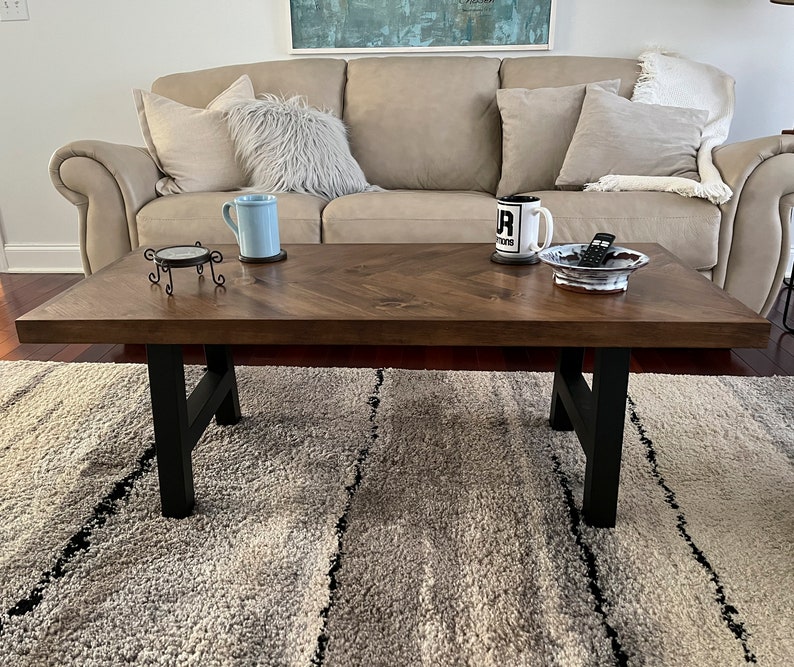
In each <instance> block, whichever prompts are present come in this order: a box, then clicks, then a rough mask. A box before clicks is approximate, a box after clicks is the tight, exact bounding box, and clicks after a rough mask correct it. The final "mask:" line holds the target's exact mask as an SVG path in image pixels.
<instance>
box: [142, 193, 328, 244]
mask: <svg viewBox="0 0 794 667" xmlns="http://www.w3.org/2000/svg"><path fill="white" fill-rule="evenodd" d="M237 194H239V193H235V192H191V193H188V194H182V195H171V196H168V197H158V198H157V199H155V200H153V201H151V202H149V203H148V204H147V205H146V206H144V207H143V208H142V209H141V210H140V211H139V212H138V216H137V220H138V239H139V243H140V245H141V246H147V247H159V246H163V245H173V244H177V243H185V242H186V239H188V237H189V238H190V242H191V243H192V242H195V241H201V242H202V243H203V244H204V245H210V244H218V243H235V238H234V233H233V232H232V230H231V229H229V227H228V226H227V225H226V223H225V222H224V221H223V218H222V217H221V207H222V206H223V203H224V202H226V201H231V200H232V199H234V197H235V196H236V195H237ZM276 198H277V200H278V201H277V203H276V205H277V208H278V231H279V237H280V239H281V242H282V243H319V242H320V213H321V211H322V210H323V207H324V206H325V204H326V201H325V199H321V198H320V197H314V196H312V195H303V194H298V193H296V192H282V193H278V194H277V195H276Z"/></svg>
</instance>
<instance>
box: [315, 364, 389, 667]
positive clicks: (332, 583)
mask: <svg viewBox="0 0 794 667" xmlns="http://www.w3.org/2000/svg"><path fill="white" fill-rule="evenodd" d="M383 377H384V371H383V369H382V368H379V369H377V370H376V371H375V386H374V387H373V389H372V393H371V394H370V396H369V399H368V400H367V403H368V404H369V441H368V442H367V444H366V445H365V446H364V447H362V448H361V449H360V450H359V452H358V458H357V459H356V468H355V470H356V473H355V476H354V478H353V481H352V482H351V483H350V484H349V485H348V486H347V487H346V488H345V490H346V491H347V501H346V502H345V507H344V509H343V510H342V514H341V515H340V516H339V520H338V521H337V522H336V529H335V530H336V553H334V555H333V557H332V558H331V567H330V568H329V569H328V579H329V583H328V604H326V605H325V607H324V608H323V610H322V611H321V612H320V618H321V619H322V622H323V626H322V628H321V629H320V634H319V635H318V637H317V648H316V649H315V651H314V656H313V657H312V664H313V665H317V666H318V667H319V666H320V665H322V664H323V662H324V661H325V650H326V647H327V646H328V639H329V637H328V634H327V631H326V630H327V625H328V616H329V614H330V613H331V608H332V607H333V604H334V601H335V600H336V591H337V590H338V588H339V584H338V582H337V580H336V574H337V572H339V570H340V568H341V567H342V553H343V551H342V542H343V540H344V536H345V531H346V530H347V515H348V513H349V512H350V506H351V505H352V504H353V496H355V495H356V492H357V491H358V488H359V487H360V486H361V480H362V479H363V467H364V464H365V463H366V461H367V457H369V451H370V447H371V446H372V445H374V444H375V442H376V441H377V439H378V421H377V417H378V407H379V406H380V388H381V387H382V386H383Z"/></svg>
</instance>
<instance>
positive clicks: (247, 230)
mask: <svg viewBox="0 0 794 667" xmlns="http://www.w3.org/2000/svg"><path fill="white" fill-rule="evenodd" d="M231 209H234V210H235V215H236V217H237V222H236V223H235V222H234V220H232V218H231V216H230V215H229V212H230V211H231ZM223 219H224V221H225V222H226V224H227V225H229V227H230V228H231V230H232V231H233V232H234V235H235V236H236V237H237V243H238V244H239V245H240V259H241V260H243V261H246V260H247V261H256V260H266V259H273V258H275V257H277V256H279V254H280V253H281V242H280V240H279V236H278V210H277V208H276V198H275V197H274V196H273V195H240V196H239V197H235V198H234V201H227V202H226V203H224V205H223Z"/></svg>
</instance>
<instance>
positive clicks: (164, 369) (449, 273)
mask: <svg viewBox="0 0 794 667" xmlns="http://www.w3.org/2000/svg"><path fill="white" fill-rule="evenodd" d="M632 247H633V248H636V249H637V250H640V251H642V252H644V253H646V254H647V255H649V257H650V260H651V261H650V263H649V265H648V266H647V267H645V268H643V269H640V270H639V271H637V272H636V273H635V274H634V275H633V276H632V278H631V279H630V281H629V289H628V291H627V292H625V293H623V294H617V295H590V294H577V293H573V292H568V291H565V290H563V289H560V288H559V287H556V286H555V285H554V284H553V281H552V275H551V270H550V268H549V267H548V266H546V265H544V264H535V265H530V266H507V265H503V264H495V263H493V262H491V261H490V256H491V253H492V252H493V247H492V246H490V245H482V244H445V245H426V244H421V245H415V244H404V245H291V246H286V250H287V252H288V259H287V260H285V261H283V262H278V263H272V264H242V263H240V262H239V261H237V259H236V257H237V254H238V249H237V247H236V246H219V247H218V248H217V250H219V251H220V252H222V253H223V256H224V258H225V259H224V261H223V262H222V263H221V264H219V265H216V266H215V271H216V273H217V272H220V273H222V274H223V275H224V276H225V278H226V282H225V284H224V285H223V286H221V287H218V286H216V285H215V284H214V283H213V281H212V280H211V279H210V277H209V276H207V275H204V276H201V277H200V276H198V275H197V273H196V270H195V269H172V278H173V288H174V294H173V296H168V295H167V294H166V292H165V289H164V286H163V284H162V282H161V284H158V285H153V284H151V283H150V282H149V280H148V279H147V275H148V273H149V272H150V271H151V270H152V262H150V261H147V260H146V259H145V258H144V256H143V252H142V251H137V252H133V253H132V254H130V255H128V256H126V257H123V258H122V259H120V260H118V261H117V262H115V263H114V264H111V265H110V266H108V267H106V268H104V269H102V270H101V271H99V272H97V273H96V274H94V275H93V276H91V277H89V278H87V279H86V280H84V281H82V282H81V283H79V284H77V285H75V286H74V287H72V288H71V289H69V290H67V291H66V292H64V293H63V294H61V295H59V296H57V297H55V298H54V299H52V300H51V301H49V302H47V303H45V304H44V305H42V306H40V307H38V308H36V309H35V310H33V311H31V312H29V313H27V314H26V315H24V316H22V317H21V318H19V319H18V320H17V322H16V325H17V332H18V334H19V339H20V341H22V342H25V343H113V344H119V343H122V344H130V343H142V344H145V345H146V354H147V361H148V367H149V382H150V389H151V397H152V413H153V421H154V433H155V444H156V450H157V461H158V474H159V481H160V497H161V501H162V511H163V514H164V515H165V516H169V517H184V516H187V515H189V514H190V513H191V511H192V508H193V504H194V492H193V469H192V461H191V451H192V449H193V447H194V446H195V444H196V442H197V441H198V439H199V437H200V436H201V434H202V433H203V431H204V429H205V428H206V426H207V424H208V423H209V421H210V420H211V419H212V416H213V415H215V418H216V421H217V423H218V424H234V423H236V422H237V421H238V420H239V419H240V404H239V400H238V395H237V385H236V380H235V374H234V365H233V361H232V354H231V347H230V346H232V345H248V344H254V345H256V344H262V345H279V344H285V345H296V344H305V345H312V344H318V345H422V346H432V345H472V346H542V347H558V348H560V349H561V353H560V355H559V361H558V365H557V370H556V373H555V377H554V387H553V391H552V396H551V411H550V423H551V426H552V427H553V428H554V429H557V430H575V431H576V434H577V435H578V437H579V440H580V442H581V443H582V447H583V449H584V452H585V454H586V457H587V465H586V473H585V487H584V499H583V504H582V505H583V513H584V516H585V519H586V520H587V521H588V522H589V523H590V524H591V525H594V526H614V525H615V518H616V510H617V499H618V484H619V477H620V459H621V453H622V446H623V423H624V418H625V408H626V391H627V387H628V379H629V357H630V350H631V348H632V347H666V348H669V347H686V348H692V347H705V348H732V347H765V346H766V344H767V339H768V335H769V329H770V324H769V322H768V321H767V320H765V319H764V318H762V317H760V316H758V315H757V314H755V313H754V312H752V311H751V310H749V309H748V308H746V307H745V306H744V305H742V304H741V303H740V302H738V301H737V300H735V299H733V298H732V297H730V296H729V295H728V294H727V293H726V292H724V291H722V290H721V289H719V288H718V287H716V286H715V285H714V284H712V283H711V282H710V281H708V280H707V279H705V278H703V277H702V276H700V275H699V274H698V273H697V272H695V271H693V270H692V269H689V268H687V267H685V266H684V265H683V264H681V263H680V262H679V261H678V260H677V259H676V258H675V257H674V256H673V255H671V254H670V253H669V252H667V251H666V250H664V249H663V248H661V247H660V246H658V245H654V244H647V245H646V244H634V245H633V246H632ZM213 249H215V248H213ZM188 344H201V345H203V346H204V349H205V353H206V359H207V370H206V372H205V374H204V376H203V378H202V380H201V382H200V383H199V384H198V385H197V386H196V387H195V389H194V390H193V391H192V393H191V394H190V395H189V396H187V395H186V389H185V373H184V363H183V356H182V346H183V345H188ZM587 347H592V348H595V355H594V359H595V361H594V367H593V379H592V386H590V385H588V384H587V383H586V382H585V379H584V378H583V376H582V360H583V355H584V348H587Z"/></svg>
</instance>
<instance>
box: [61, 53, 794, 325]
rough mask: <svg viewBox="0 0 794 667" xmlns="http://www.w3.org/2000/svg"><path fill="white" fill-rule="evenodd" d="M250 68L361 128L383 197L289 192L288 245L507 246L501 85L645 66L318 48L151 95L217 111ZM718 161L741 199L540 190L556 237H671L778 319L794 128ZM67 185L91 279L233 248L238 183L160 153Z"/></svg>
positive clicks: (192, 78)
mask: <svg viewBox="0 0 794 667" xmlns="http://www.w3.org/2000/svg"><path fill="white" fill-rule="evenodd" d="M244 73H247V74H248V75H249V76H250V78H251V80H252V82H253V84H254V89H255V92H256V93H257V94H259V93H262V92H273V93H277V94H283V95H292V94H300V95H304V96H306V97H307V99H308V101H309V103H310V104H312V105H314V106H316V107H320V108H325V109H329V110H331V111H332V112H334V113H335V114H336V115H337V116H339V117H340V118H342V119H343V120H344V121H345V123H346V125H347V127H348V130H349V139H350V147H351V151H352V154H353V156H354V157H355V158H356V160H357V161H358V163H359V164H360V166H361V168H362V169H363V171H364V174H365V175H366V177H367V179H368V181H369V182H370V183H373V184H376V185H379V186H381V187H382V188H384V189H385V191H383V192H363V193H357V194H351V195H346V196H343V197H340V198H337V199H334V200H332V201H326V200H324V199H321V198H319V197H315V196H311V195H305V194H298V193H294V192H292V193H281V194H279V195H278V206H279V221H280V232H281V239H282V242H283V243H321V242H322V243H395V242H397V243H409V242H487V243H490V242H493V239H494V227H495V199H494V193H495V192H496V189H497V184H498V182H499V179H500V169H501V155H502V144H501V142H502V137H501V120H500V113H499V109H498V106H497V103H496V92H497V89H499V88H500V87H501V88H529V89H534V88H543V87H557V86H567V85H571V84H577V83H585V82H596V81H603V80H609V79H620V88H619V94H620V95H622V96H624V97H630V96H631V93H632V90H633V86H634V84H635V82H636V79H637V75H638V64H637V62H636V61H634V60H626V59H616V58H588V57H574V56H523V57H516V58H504V59H499V58H489V57H440V56H419V57H415V56H390V57H381V58H361V59H351V60H350V61H349V62H346V61H345V60H342V59H335V58H305V59H292V60H284V61H273V62H262V63H255V64H246V65H233V66H228V67H219V68H214V69H208V70H202V71H196V72H188V73H181V74H173V75H170V76H165V77H162V78H160V79H158V80H157V81H155V82H154V84H153V86H152V91H153V92H155V93H158V94H160V95H162V96H165V97H168V98H170V99H173V100H176V101H178V102H181V103H182V104H186V105H190V106H194V107H202V108H203V107H205V106H206V105H207V104H208V103H209V102H210V101H211V100H212V99H213V98H214V97H215V96H216V95H218V93H219V92H221V91H223V90H224V89H225V88H226V87H227V86H229V84H230V83H231V82H233V81H234V80H235V79H237V78H238V77H239V76H240V75H242V74H244ZM713 158H714V163H715V164H716V166H717V168H718V169H719V170H720V172H721V174H722V176H723V179H724V180H725V182H726V183H727V184H728V185H729V186H730V187H731V188H732V190H733V192H734V196H733V197H732V199H731V200H730V201H729V202H728V203H726V204H723V205H721V206H717V205H714V204H711V203H709V202H708V201H706V200H703V199H697V198H687V197H683V196H680V195H678V194H673V193H666V192H582V191H577V192H572V191H561V190H558V189H555V186H554V183H553V182H549V183H545V184H544V187H543V188H541V189H539V190H536V191H534V192H533V194H537V195H539V196H540V197H541V198H542V201H543V204H544V205H545V206H547V207H548V208H549V209H550V210H551V211H552V212H553V214H554V221H555V235H554V240H555V242H587V241H589V240H590V238H591V237H592V236H593V234H594V233H595V232H597V231H609V232H612V233H614V234H615V235H616V236H617V239H618V242H619V243H621V244H624V245H626V244H628V245H630V244H632V243H639V242H658V243H660V244H662V245H663V246H665V247H666V248H668V249H669V250H670V251H672V252H673V253H675V254H676V255H678V256H679V257H680V258H682V259H683V261H684V262H686V263H687V264H688V265H689V266H691V267H693V268H694V269H697V270H698V271H700V272H702V273H703V274H704V275H706V276H708V277H709V278H710V279H712V280H713V281H714V282H715V283H716V284H718V285H720V286H722V287H724V288H725V289H726V290H727V291H728V292H730V293H731V294H733V295H734V296H735V297H737V298H738V299H740V300H741V301H743V302H744V303H746V304H747V305H748V306H750V307H751V308H753V309H754V310H756V311H758V312H760V313H762V314H766V312H767V311H768V310H769V308H770V307H771V305H772V303H773V301H774V298H775V296H776V294H777V291H778V289H779V287H780V284H781V280H782V278H783V273H784V270H785V265H786V262H787V258H788V248H789V225H788V222H789V219H790V215H791V210H792V204H794V194H793V193H794V137H790V136H774V137H767V138H761V139H756V140H752V141H746V142H741V143H736V144H733V145H725V146H722V147H720V148H718V149H716V150H715V151H714V154H713ZM50 172H51V177H52V181H53V183H54V184H55V186H56V188H57V189H58V190H59V191H60V192H61V193H62V194H63V196H64V197H66V198H67V199H68V200H69V201H71V202H72V203H73V204H74V205H75V206H76V207H77V209H78V221H79V233H80V246H81V250H82V258H83V266H84V270H85V273H86V274H90V273H92V272H94V271H96V270H98V269H99V268H101V267H102V266H104V265H106V264H108V263H110V262H112V261H113V260H115V259H116V258H118V257H120V256H121V255H123V254H125V253H127V252H129V251H130V250H131V249H134V248H138V247H161V246H164V245H169V244H175V243H192V242H194V241H196V240H200V241H201V242H202V243H204V244H205V245H208V246H212V245H214V244H220V243H233V242H234V237H233V235H232V233H231V232H230V231H229V229H228V228H227V226H226V225H225V224H224V223H223V221H222V219H221V216H220V211H221V205H222V204H223V202H224V201H226V200H228V199H230V198H231V197H230V194H229V193H228V192H193V193H187V194H173V195H166V196H158V195H157V192H156V190H155V185H156V183H157V181H158V180H159V179H160V178H161V177H162V176H163V174H162V173H161V172H160V171H159V170H158V168H157V166H156V165H155V162H154V161H153V160H152V158H151V157H150V155H149V153H148V152H147V150H146V149H144V148H140V147H133V146H127V145H118V144H112V143H108V142H103V141H94V140H82V141H75V142H73V143H70V144H68V145H66V146H64V147H62V148H60V149H58V150H57V151H56V152H55V154H54V155H53V157H52V160H51V163H50Z"/></svg>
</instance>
